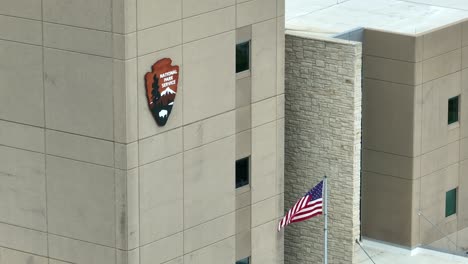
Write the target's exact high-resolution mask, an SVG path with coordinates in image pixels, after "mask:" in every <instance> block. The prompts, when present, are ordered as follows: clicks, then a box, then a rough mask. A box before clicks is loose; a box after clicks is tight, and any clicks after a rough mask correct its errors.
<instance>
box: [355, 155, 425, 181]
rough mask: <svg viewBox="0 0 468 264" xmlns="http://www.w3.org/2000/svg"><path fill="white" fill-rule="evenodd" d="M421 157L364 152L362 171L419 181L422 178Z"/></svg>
mask: <svg viewBox="0 0 468 264" xmlns="http://www.w3.org/2000/svg"><path fill="white" fill-rule="evenodd" d="M420 169H421V159H420V157H419V156H418V157H414V158H410V157H405V156H400V155H394V154H391V153H386V152H381V151H374V150H369V149H363V150H362V170H363V171H368V172H375V173H379V174H384V175H391V176H395V177H398V178H403V179H408V180H411V179H417V178H419V177H420V176H421V173H420Z"/></svg>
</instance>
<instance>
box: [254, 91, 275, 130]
mask: <svg viewBox="0 0 468 264" xmlns="http://www.w3.org/2000/svg"><path fill="white" fill-rule="evenodd" d="M276 111H277V110H276V96H274V97H271V98H268V99H265V100H262V101H258V102H256V103H254V104H252V127H257V126H260V125H263V124H266V123H269V122H271V121H274V120H276Z"/></svg>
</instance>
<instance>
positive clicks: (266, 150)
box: [250, 122, 277, 203]
mask: <svg viewBox="0 0 468 264" xmlns="http://www.w3.org/2000/svg"><path fill="white" fill-rule="evenodd" d="M251 162H252V163H251V177H250V178H251V182H250V186H251V188H252V203H256V202H258V201H261V200H264V199H266V198H269V197H272V196H273V195H275V193H276V189H277V183H276V165H277V157H276V122H271V123H268V124H266V125H263V126H259V127H256V128H254V129H252V158H251Z"/></svg>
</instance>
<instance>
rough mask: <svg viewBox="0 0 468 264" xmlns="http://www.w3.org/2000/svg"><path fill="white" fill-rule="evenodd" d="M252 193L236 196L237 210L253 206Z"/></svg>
mask: <svg viewBox="0 0 468 264" xmlns="http://www.w3.org/2000/svg"><path fill="white" fill-rule="evenodd" d="M251 197H252V193H251V192H250V191H247V192H242V193H239V194H236V210H237V209H241V208H244V207H246V206H249V205H250V204H251Z"/></svg>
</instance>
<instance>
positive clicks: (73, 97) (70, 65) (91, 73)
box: [44, 49, 114, 140]
mask: <svg viewBox="0 0 468 264" xmlns="http://www.w3.org/2000/svg"><path fill="white" fill-rule="evenodd" d="M112 71H113V67H112V59H107V58H102V57H96V56H91V55H83V54H77V53H71V52H65V51H59V50H52V49H45V51H44V76H45V93H46V94H45V104H46V105H47V107H46V120H47V123H46V125H47V127H48V128H52V129H57V130H61V131H66V132H71V133H75V134H80V135H85V136H91V137H97V138H102V139H108V140H113V128H114V125H113V106H112V105H113V104H112Z"/></svg>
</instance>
